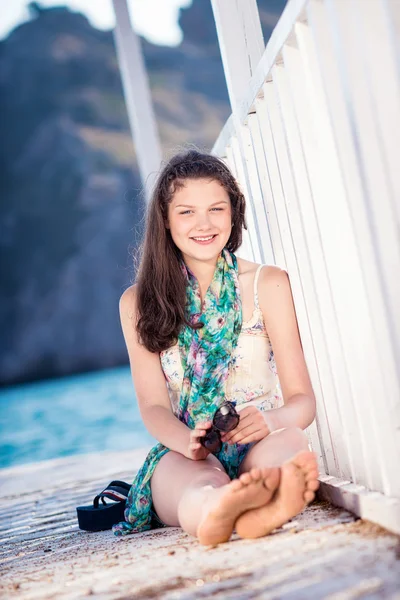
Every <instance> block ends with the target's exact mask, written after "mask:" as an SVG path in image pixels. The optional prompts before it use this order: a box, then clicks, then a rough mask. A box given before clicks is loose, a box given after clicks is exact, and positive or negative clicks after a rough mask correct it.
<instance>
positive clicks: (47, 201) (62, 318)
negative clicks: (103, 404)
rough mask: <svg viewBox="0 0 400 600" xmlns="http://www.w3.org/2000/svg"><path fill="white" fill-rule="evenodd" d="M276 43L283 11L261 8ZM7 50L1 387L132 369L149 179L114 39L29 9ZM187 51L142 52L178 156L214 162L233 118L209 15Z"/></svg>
mask: <svg viewBox="0 0 400 600" xmlns="http://www.w3.org/2000/svg"><path fill="white" fill-rule="evenodd" d="M259 4H260V10H261V16H262V21H263V28H264V35H265V38H266V39H268V37H269V35H270V33H271V31H272V28H273V26H274V25H275V23H276V21H277V20H278V18H279V16H280V13H281V11H282V9H283V6H284V4H285V2H284V0H274V1H273V2H272V1H271V0H263V1H260V2H259ZM30 9H31V12H32V19H31V20H30V21H28V22H26V23H24V24H22V25H20V26H19V27H17V28H16V29H15V30H14V31H13V32H12V33H11V34H10V35H9V36H8V38H7V39H6V40H4V41H2V42H0V124H1V131H2V144H1V147H0V173H1V178H0V197H1V204H0V253H1V273H0V277H1V286H0V294H1V296H0V300H1V302H0V331H1V348H0V383H1V384H3V385H4V384H10V383H16V382H22V381H29V380H33V379H41V378H46V377H52V376H60V375H66V374H71V373H75V372H80V371H86V370H92V369H100V368H105V367H111V366H115V365H119V364H123V363H125V362H126V361H127V356H126V349H125V345H124V341H123V337H122V334H121V331H120V325H119V316H118V300H119V297H120V295H121V293H122V291H123V290H124V289H125V288H126V287H127V286H128V285H129V283H130V282H131V279H132V277H133V269H132V252H133V251H134V249H135V248H136V247H137V245H138V243H139V241H140V237H141V232H142V220H143V210H144V207H143V203H142V199H141V195H140V180H139V177H138V171H137V167H136V160H135V152H134V148H133V145H132V141H131V137H130V132H129V127H128V120H127V115H126V110H125V105H124V99H123V94H122V86H121V80H120V74H119V70H118V63H117V58H116V54H115V49H114V42H113V36H112V32H104V31H99V30H97V29H95V28H93V27H92V26H91V25H90V24H89V22H88V20H87V19H86V18H85V17H84V16H83V15H81V14H78V13H74V12H71V11H69V10H68V9H67V8H63V7H57V8H50V9H45V8H42V7H41V6H40V5H39V4H38V3H36V2H35V3H31V5H30ZM180 24H181V27H182V29H183V32H184V39H183V42H182V43H181V44H180V46H179V47H176V48H170V47H162V46H156V45H153V44H150V43H148V42H146V41H145V40H142V47H143V52H144V57H145V62H146V66H147V69H148V74H149V79H150V84H151V89H152V95H153V100H154V106H155V112H156V116H157V121H158V126H159V130H160V135H161V139H162V144H163V149H164V153H165V155H166V156H168V155H170V154H172V153H173V152H174V151H175V150H177V149H179V147H180V146H181V145H182V144H186V143H194V144H196V145H198V146H200V147H201V148H204V149H206V150H209V149H210V148H211V146H212V144H213V142H214V140H215V138H216V136H217V135H218V133H219V130H220V129H221V126H222V125H223V123H224V121H225V120H226V118H227V117H228V115H229V113H230V109H229V103H228V97H227V92H226V86H225V80H224V74H223V69H222V65H221V59H220V53H219V48H218V43H217V37H216V32H215V26H214V21H213V17H212V11H211V7H210V4H209V2H208V1H205V0H194V2H193V4H192V6H191V7H189V8H187V9H184V10H182V11H181V15H180Z"/></svg>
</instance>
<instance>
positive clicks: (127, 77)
mask: <svg viewBox="0 0 400 600" xmlns="http://www.w3.org/2000/svg"><path fill="white" fill-rule="evenodd" d="M113 5H114V11H115V17H116V27H115V42H116V48H117V55H118V61H119V65H120V70H121V75H122V84H123V88H124V95H125V101H126V107H127V111H128V117H129V123H130V126H131V131H132V136H133V138H134V143H135V150H136V156H137V161H138V165H139V171H140V175H141V179H142V183H143V186H144V189H145V194H146V198H147V199H149V196H150V193H151V190H152V188H153V185H154V182H155V179H156V177H157V174H158V171H159V169H160V164H161V156H162V155H161V144H160V140H159V137H158V132H157V126H156V121H155V117H154V112H153V105H152V100H151V95H150V89H149V84H148V79H147V74H146V69H145V66H144V61H143V56H142V51H141V48H140V42H139V39H138V37H137V35H136V33H135V31H134V29H133V27H132V24H131V19H130V15H129V10H128V4H127V0H113Z"/></svg>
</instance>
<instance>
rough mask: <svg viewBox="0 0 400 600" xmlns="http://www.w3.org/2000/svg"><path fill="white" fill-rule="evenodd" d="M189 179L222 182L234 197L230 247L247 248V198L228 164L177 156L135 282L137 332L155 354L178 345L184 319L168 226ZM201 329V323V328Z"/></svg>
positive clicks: (156, 196) (152, 212) (164, 178)
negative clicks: (176, 196) (179, 191)
mask: <svg viewBox="0 0 400 600" xmlns="http://www.w3.org/2000/svg"><path fill="white" fill-rule="evenodd" d="M188 179H208V180H210V179H212V180H215V181H218V182H219V183H220V184H221V185H222V187H223V188H224V189H225V190H226V192H227V194H228V195H229V198H230V202H231V212H232V223H233V225H234V226H233V227H232V231H231V235H230V237H229V240H228V242H227V244H226V246H225V247H226V248H227V249H228V250H230V251H231V252H235V251H236V250H237V249H238V248H239V246H240V245H241V243H242V229H243V227H244V228H245V229H247V225H246V221H245V206H246V205H245V199H244V196H243V194H242V192H241V191H240V189H239V186H238V184H237V182H236V180H235V178H234V177H233V175H232V173H231V172H230V170H229V169H228V167H227V166H226V165H225V163H224V162H223V161H222V160H221V159H220V158H218V157H216V156H213V155H211V154H204V153H202V152H199V151H197V150H189V151H186V152H184V153H180V154H176V155H175V156H173V157H172V158H171V159H170V160H169V162H168V163H167V164H166V165H165V167H164V168H163V169H162V171H161V172H160V174H159V176H158V179H157V182H156V184H155V187H154V191H153V194H152V197H151V200H150V202H149V205H148V208H147V211H146V218H145V232H144V239H143V243H142V245H141V248H140V255H139V268H138V273H137V277H136V291H137V294H136V297H137V323H136V328H137V333H138V337H139V340H140V342H141V343H142V344H143V345H144V346H145V347H146V348H147V349H148V350H150V351H151V352H161V351H162V350H165V349H167V348H169V347H170V346H171V345H172V344H174V343H175V342H176V340H177V338H178V334H179V331H180V328H181V327H182V325H183V324H189V323H188V322H187V319H186V315H185V306H186V280H185V276H184V274H183V272H182V270H181V267H180V260H181V251H180V250H179V248H178V247H177V246H176V244H175V242H174V241H173V239H172V237H171V233H170V230H169V229H167V228H166V226H165V223H166V221H167V218H168V205H169V204H170V202H171V200H172V198H173V195H174V193H175V191H176V190H177V189H179V188H181V187H183V186H184V185H185V181H186V180H188ZM200 326H201V324H200Z"/></svg>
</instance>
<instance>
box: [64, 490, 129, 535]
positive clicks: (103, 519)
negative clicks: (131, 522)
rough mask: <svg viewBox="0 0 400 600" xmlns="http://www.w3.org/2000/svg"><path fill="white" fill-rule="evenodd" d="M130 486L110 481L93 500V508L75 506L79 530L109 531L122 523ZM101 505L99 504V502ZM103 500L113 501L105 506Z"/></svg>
mask: <svg viewBox="0 0 400 600" xmlns="http://www.w3.org/2000/svg"><path fill="white" fill-rule="evenodd" d="M130 489H131V485H130V484H129V483H126V482H125V481H117V480H116V481H111V483H110V484H109V485H108V486H107V487H106V488H105V489H104V490H103V491H102V492H101V493H100V494H98V495H97V496H96V497H95V498H94V500H93V506H92V505H89V506H77V507H76V512H77V515H78V524H79V529H84V530H85V531H103V530H105V529H111V527H112V526H113V525H115V523H118V522H119V521H124V520H125V517H124V510H125V505H126V499H127V497H128V494H129V490H130ZM100 498H101V501H102V503H103V504H99V500H100ZM104 498H109V499H110V500H115V502H113V503H112V504H107V503H106V501H105V500H104Z"/></svg>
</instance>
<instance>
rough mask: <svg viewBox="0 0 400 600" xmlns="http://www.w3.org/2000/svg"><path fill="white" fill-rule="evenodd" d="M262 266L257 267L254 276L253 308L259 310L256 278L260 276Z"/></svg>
mask: <svg viewBox="0 0 400 600" xmlns="http://www.w3.org/2000/svg"><path fill="white" fill-rule="evenodd" d="M263 266H264V265H259V266H258V269H257V271H256V274H255V276H254V306H255V307H256V308H260V305H259V304H258V291H257V284H258V276H259V275H260V271H261V269H262V268H263Z"/></svg>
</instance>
